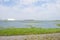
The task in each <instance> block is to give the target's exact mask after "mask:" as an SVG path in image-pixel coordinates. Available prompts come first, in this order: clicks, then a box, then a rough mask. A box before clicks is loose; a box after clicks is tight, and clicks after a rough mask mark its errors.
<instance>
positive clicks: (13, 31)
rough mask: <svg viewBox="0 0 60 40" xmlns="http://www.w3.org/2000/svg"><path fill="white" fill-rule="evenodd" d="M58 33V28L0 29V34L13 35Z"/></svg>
mask: <svg viewBox="0 0 60 40" xmlns="http://www.w3.org/2000/svg"><path fill="white" fill-rule="evenodd" d="M48 33H60V28H47V29H46V28H34V27H32V28H5V29H2V30H0V36H13V35H31V34H48Z"/></svg>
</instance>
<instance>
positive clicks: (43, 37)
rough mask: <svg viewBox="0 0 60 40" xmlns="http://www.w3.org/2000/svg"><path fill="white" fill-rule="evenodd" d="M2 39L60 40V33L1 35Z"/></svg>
mask: <svg viewBox="0 0 60 40" xmlns="http://www.w3.org/2000/svg"><path fill="white" fill-rule="evenodd" d="M0 40H60V33H53V34H40V35H19V36H0Z"/></svg>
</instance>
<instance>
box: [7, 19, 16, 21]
mask: <svg viewBox="0 0 60 40" xmlns="http://www.w3.org/2000/svg"><path fill="white" fill-rule="evenodd" d="M7 20H8V21H14V20H16V19H7Z"/></svg>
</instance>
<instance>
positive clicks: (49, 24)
mask: <svg viewBox="0 0 60 40" xmlns="http://www.w3.org/2000/svg"><path fill="white" fill-rule="evenodd" d="M56 24H60V22H56V21H39V22H27V21H25V22H21V21H0V26H2V27H20V28H26V27H30V26H31V25H32V26H33V27H43V28H57V27H58V26H57V25H56Z"/></svg>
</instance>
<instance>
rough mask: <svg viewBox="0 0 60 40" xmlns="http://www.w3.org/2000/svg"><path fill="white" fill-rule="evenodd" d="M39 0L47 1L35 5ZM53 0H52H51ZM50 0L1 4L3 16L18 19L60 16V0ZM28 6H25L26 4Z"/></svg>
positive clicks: (27, 0)
mask: <svg viewBox="0 0 60 40" xmlns="http://www.w3.org/2000/svg"><path fill="white" fill-rule="evenodd" d="M37 1H46V2H47V3H46V4H44V3H43V5H42V6H41V7H40V6H34V4H33V3H35V2H37ZM51 1H52V0H51ZM51 1H48V0H20V2H19V3H18V4H17V5H15V6H13V7H6V6H2V5H0V17H1V18H16V19H40V20H51V19H57V17H58V18H59V17H60V0H56V3H55V2H51ZM24 5H25V6H27V7H25V6H24ZM59 19H60V18H59Z"/></svg>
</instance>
